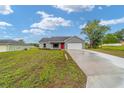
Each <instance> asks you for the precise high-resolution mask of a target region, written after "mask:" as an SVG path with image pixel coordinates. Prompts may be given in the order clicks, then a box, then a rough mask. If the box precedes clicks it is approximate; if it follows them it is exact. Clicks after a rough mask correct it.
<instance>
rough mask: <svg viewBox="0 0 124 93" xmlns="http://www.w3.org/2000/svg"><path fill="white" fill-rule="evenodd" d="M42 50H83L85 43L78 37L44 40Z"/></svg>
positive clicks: (41, 45) (41, 42)
mask: <svg viewBox="0 0 124 93" xmlns="http://www.w3.org/2000/svg"><path fill="white" fill-rule="evenodd" d="M39 43H40V48H48V49H83V48H84V41H83V40H82V39H80V38H79V37H77V36H72V37H71V36H68V37H65V36H58V37H51V38H42V39H41V40H40V41H39Z"/></svg>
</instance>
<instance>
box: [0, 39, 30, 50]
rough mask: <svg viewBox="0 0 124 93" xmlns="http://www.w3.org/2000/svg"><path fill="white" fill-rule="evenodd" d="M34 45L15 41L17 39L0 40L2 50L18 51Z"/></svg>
mask: <svg viewBox="0 0 124 93" xmlns="http://www.w3.org/2000/svg"><path fill="white" fill-rule="evenodd" d="M31 47H32V46H30V45H28V44H25V43H22V42H19V41H15V40H10V39H9V40H0V52H6V51H16V50H24V49H28V48H31Z"/></svg>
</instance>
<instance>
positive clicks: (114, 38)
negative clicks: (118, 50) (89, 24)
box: [103, 34, 119, 44]
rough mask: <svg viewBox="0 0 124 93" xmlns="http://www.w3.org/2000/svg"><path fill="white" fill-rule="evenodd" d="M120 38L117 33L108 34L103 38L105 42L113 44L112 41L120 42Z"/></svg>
mask: <svg viewBox="0 0 124 93" xmlns="http://www.w3.org/2000/svg"><path fill="white" fill-rule="evenodd" d="M118 42H119V40H118V38H117V36H116V35H115V34H106V35H105V37H104V38H103V43H104V44H112V43H118Z"/></svg>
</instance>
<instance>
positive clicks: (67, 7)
mask: <svg viewBox="0 0 124 93" xmlns="http://www.w3.org/2000/svg"><path fill="white" fill-rule="evenodd" d="M54 7H55V8H58V9H61V10H63V11H66V12H68V13H71V12H79V11H91V10H93V8H95V6H94V5H56V6H54Z"/></svg>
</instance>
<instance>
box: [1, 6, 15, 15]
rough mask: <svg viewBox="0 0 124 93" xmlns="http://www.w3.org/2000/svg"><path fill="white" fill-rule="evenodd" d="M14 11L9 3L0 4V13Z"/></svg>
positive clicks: (4, 13) (6, 13) (5, 13)
mask: <svg viewBox="0 0 124 93" xmlns="http://www.w3.org/2000/svg"><path fill="white" fill-rule="evenodd" d="M13 12H14V11H13V10H12V9H11V7H10V6H9V5H0V14H3V15H8V14H11V13H13Z"/></svg>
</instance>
